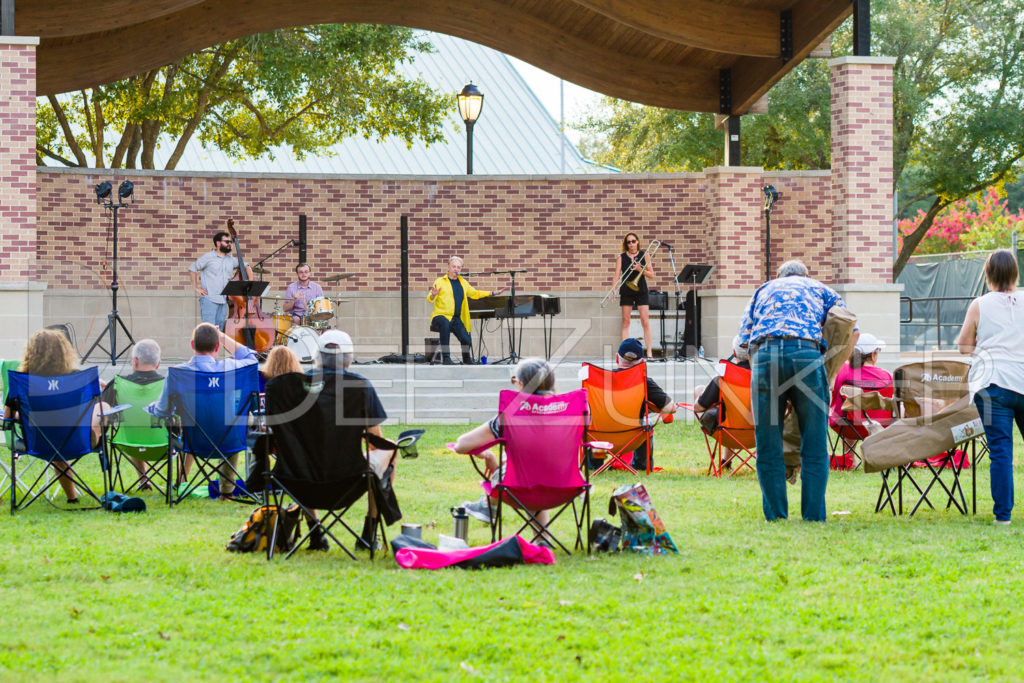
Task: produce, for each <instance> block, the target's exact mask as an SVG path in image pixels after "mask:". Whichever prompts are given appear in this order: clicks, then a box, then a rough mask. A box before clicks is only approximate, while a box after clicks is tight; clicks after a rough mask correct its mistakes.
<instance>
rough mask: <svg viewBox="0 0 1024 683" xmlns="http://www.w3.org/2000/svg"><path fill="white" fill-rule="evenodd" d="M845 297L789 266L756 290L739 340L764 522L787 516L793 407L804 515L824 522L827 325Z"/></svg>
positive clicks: (799, 268)
mask: <svg viewBox="0 0 1024 683" xmlns="http://www.w3.org/2000/svg"><path fill="white" fill-rule="evenodd" d="M833 306H839V307H841V308H846V304H845V303H844V302H843V299H842V297H840V296H839V295H838V294H836V293H835V292H834V291H832V290H831V289H829V288H828V287H826V286H825V285H823V284H821V283H820V282H818V281H817V280H813V279H811V278H810V277H808V275H807V266H805V265H804V264H803V263H802V262H800V261H787V262H786V263H783V264H782V265H781V266H780V267H779V272H778V277H777V278H776V279H774V280H770V281H769V282H766V283H765V284H763V285H762V286H761V287H759V288H758V290H757V291H756V292H754V296H753V297H752V298H751V299H750V303H748V304H747V309H746V311H745V312H744V314H743V322H742V323H741V324H740V333H739V338H738V342H739V344H740V345H741V346H747V347H748V348H749V350H750V352H751V354H750V355H751V369H752V376H751V401H752V403H753V405H752V408H753V413H754V438H755V440H756V442H757V480H758V482H759V483H760V484H761V500H762V506H763V508H764V517H765V519H767V520H768V521H772V520H775V519H785V518H787V517H789V502H788V500H787V497H786V465H785V461H784V460H783V451H782V423H783V418H784V417H785V407H786V404H787V402H788V403H790V404H791V405H792V406H793V410H794V411H795V412H796V416H797V421H798V423H799V425H800V434H801V442H800V465H801V469H800V480H801V492H800V511H801V513H802V515H803V518H804V519H805V520H809V521H817V522H823V521H825V486H826V484H827V483H828V441H827V436H826V429H827V428H828V379H827V377H826V375H825V358H824V352H825V342H824V338H823V336H822V326H823V325H824V324H825V318H826V316H827V315H828V311H829V309H830V308H832V307H833Z"/></svg>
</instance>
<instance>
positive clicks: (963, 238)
mask: <svg viewBox="0 0 1024 683" xmlns="http://www.w3.org/2000/svg"><path fill="white" fill-rule="evenodd" d="M924 216H925V212H924V211H918V212H917V215H916V216H914V217H913V218H904V219H903V220H901V221H899V222H898V223H897V227H898V230H899V242H900V249H902V248H903V238H904V236H905V235H908V234H910V233H911V232H913V231H914V228H916V227H917V226H918V225H919V224H920V223H921V220H922V219H923V218H924ZM1014 230H1024V209H1021V210H1020V211H1018V212H1017V213H1016V214H1013V213H1010V212H1009V211H1007V209H1006V199H1005V198H1004V197H1003V196H1002V187H1001V186H1000V187H998V188H997V187H990V188H988V189H987V190H984V191H982V192H979V193H978V194H976V195H974V196H973V197H968V198H966V199H961V200H958V201H955V202H953V203H952V204H950V205H949V206H947V207H946V208H945V209H943V210H942V211H941V212H939V214H938V215H937V216H936V217H935V220H934V221H933V222H932V227H931V228H929V230H928V234H926V235H925V236H924V239H922V240H921V243H920V244H919V245H918V246H917V249H916V250H915V251H914V253H915V254H945V253H948V252H951V251H981V250H987V249H1000V248H1002V249H1008V248H1009V247H1010V243H1011V237H1010V233H1011V232H1013V231H1014Z"/></svg>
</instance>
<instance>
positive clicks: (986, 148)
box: [580, 0, 1024, 277]
mask: <svg viewBox="0 0 1024 683" xmlns="http://www.w3.org/2000/svg"><path fill="white" fill-rule="evenodd" d="M871 11H872V21H871V28H872V52H873V53H874V54H876V55H888V56H892V57H895V58H896V64H895V67H894V74H893V91H894V107H893V117H894V139H893V178H894V182H895V184H896V187H898V188H899V189H900V195H899V197H900V210H899V211H900V215H903V216H907V215H912V214H913V213H914V212H915V211H917V210H918V209H921V210H922V211H923V213H922V214H921V217H920V222H919V223H918V224H917V227H916V228H915V229H914V230H912V231H911V232H910V233H909V234H907V235H906V236H905V239H904V241H903V246H902V248H901V249H900V252H899V255H898V257H897V261H896V263H895V265H894V268H893V271H894V273H893V274H894V277H895V276H896V275H898V274H899V272H900V271H901V270H902V269H903V266H904V265H905V264H906V262H907V259H909V258H910V255H911V254H913V253H914V250H915V249H916V247H917V245H918V243H919V242H920V241H921V239H922V238H923V237H924V236H925V235H926V234H927V233H928V230H929V228H930V227H931V225H932V222H933V221H934V220H935V217H936V216H937V215H938V214H939V212H941V211H942V210H943V209H944V208H945V207H947V206H949V205H950V204H952V203H953V202H955V201H957V200H959V199H963V198H965V197H969V196H972V195H974V194H976V193H978V192H980V191H981V190H983V189H985V188H987V187H990V186H992V185H996V184H998V183H1000V182H1002V181H1004V180H1013V178H1014V168H1015V166H1016V165H1017V164H1018V162H1019V161H1020V160H1021V158H1022V157H1024V116H1022V115H1021V111H1022V107H1024V0H1001V1H1000V2H991V1H990V0H874V2H872V4H871ZM832 45H833V50H834V52H835V53H836V54H849V53H850V51H851V23H850V22H847V23H846V24H844V25H843V26H842V27H841V28H840V29H839V30H837V31H836V33H835V34H834V35H833V40H832ZM828 88H829V85H828V74H827V67H826V65H825V63H824V62H823V61H818V60H805V61H804V62H802V63H801V64H799V65H797V67H796V68H794V69H793V71H792V72H791V73H790V74H788V75H787V76H785V77H784V78H783V79H782V80H780V81H779V83H778V84H777V85H776V86H775V87H774V88H772V91H771V94H770V97H769V102H770V105H769V111H768V113H767V114H759V115H752V116H745V117H744V119H743V147H744V149H743V163H745V164H749V165H760V166H763V167H765V168H766V169H769V170H777V169H802V168H827V167H828V166H829V164H830V163H831V162H830V159H829V147H830V144H829V124H830V117H829V98H828ZM710 121H711V116H710V115H706V114H691V113H684V112H674V111H667V110H659V109H653V108H646V107H639V106H637V105H627V104H623V103H619V102H609V101H606V102H605V103H604V105H603V108H602V110H600V111H598V112H595V113H593V114H591V116H590V117H589V118H588V119H587V120H586V121H584V122H583V124H582V125H580V128H582V129H583V130H584V132H585V134H586V135H587V136H588V137H590V138H600V137H602V136H603V137H604V138H605V140H606V144H604V145H603V146H602V145H601V143H600V142H598V141H594V140H589V139H588V142H587V143H586V147H588V148H589V149H591V150H595V151H596V152H598V153H597V154H595V156H596V158H597V159H598V160H599V161H602V162H604V163H607V164H610V165H613V166H618V167H620V168H623V169H624V170H630V171H669V170H699V169H700V168H703V167H705V166H708V165H713V164H719V163H721V162H722V158H723V145H724V143H723V136H722V133H721V132H719V131H714V130H713V129H712V125H711V123H710Z"/></svg>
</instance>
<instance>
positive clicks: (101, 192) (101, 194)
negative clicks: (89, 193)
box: [95, 180, 111, 204]
mask: <svg viewBox="0 0 1024 683" xmlns="http://www.w3.org/2000/svg"><path fill="white" fill-rule="evenodd" d="M110 188H111V185H110V181H108V180H104V181H103V182H102V183H100V184H99V185H97V186H96V189H95V192H96V203H97V204H102V203H103V202H102V200H104V199H106V198H107V197H109V196H110Z"/></svg>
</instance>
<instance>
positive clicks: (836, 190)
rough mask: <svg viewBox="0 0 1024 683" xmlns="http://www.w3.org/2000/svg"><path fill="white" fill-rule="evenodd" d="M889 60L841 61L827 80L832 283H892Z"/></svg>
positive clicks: (835, 63)
mask: <svg viewBox="0 0 1024 683" xmlns="http://www.w3.org/2000/svg"><path fill="white" fill-rule="evenodd" d="M895 63H896V60H895V59H894V58H892V57H840V58H838V59H833V60H830V61H829V67H830V68H831V76H832V196H833V211H832V238H833V241H832V247H833V254H834V261H833V263H834V269H833V273H834V276H835V282H836V283H860V284H868V283H872V284H886V283H890V282H892V262H893V253H892V219H893V205H892V201H893V198H892V183H893V179H892V142H893V114H892V67H893V64H895Z"/></svg>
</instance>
